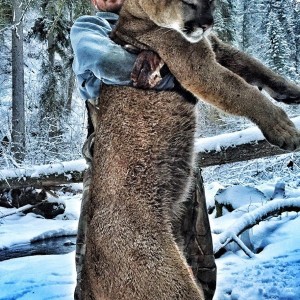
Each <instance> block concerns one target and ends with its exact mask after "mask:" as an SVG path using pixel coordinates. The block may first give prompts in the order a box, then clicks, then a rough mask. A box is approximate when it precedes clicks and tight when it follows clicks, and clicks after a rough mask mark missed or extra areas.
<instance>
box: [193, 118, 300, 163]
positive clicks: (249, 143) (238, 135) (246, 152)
mask: <svg viewBox="0 0 300 300" xmlns="http://www.w3.org/2000/svg"><path fill="white" fill-rule="evenodd" d="M292 121H293V122H294V123H295V125H296V126H297V128H299V129H300V117H297V118H293V119H292ZM195 146H196V152H197V153H198V158H199V164H200V166H201V167H202V168H203V167H209V166H214V165H222V164H226V163H233V162H238V161H246V160H251V159H256V158H262V157H268V156H274V155H279V154H284V153H288V152H287V151H284V150H281V149H279V148H278V147H275V146H272V145H270V144H269V143H268V142H267V141H266V140H265V138H264V136H263V134H262V133H261V131H260V130H259V129H258V128H257V127H251V128H247V129H245V130H241V131H236V132H232V133H225V134H221V135H218V136H213V137H208V138H200V139H197V140H196V143H195Z"/></svg>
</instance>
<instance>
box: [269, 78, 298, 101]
mask: <svg viewBox="0 0 300 300" xmlns="http://www.w3.org/2000/svg"><path fill="white" fill-rule="evenodd" d="M264 89H265V90H266V91H267V93H268V94H269V95H270V96H271V97H272V98H273V99H275V100H276V101H278V102H284V103H286V104H299V103H300V87H299V86H297V85H295V84H293V83H290V82H282V83H277V84H272V85H271V86H266V87H265V88H264Z"/></svg>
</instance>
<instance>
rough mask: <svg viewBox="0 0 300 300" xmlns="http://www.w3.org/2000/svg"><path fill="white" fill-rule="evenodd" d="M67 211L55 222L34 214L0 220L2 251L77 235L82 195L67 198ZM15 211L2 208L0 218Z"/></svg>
mask: <svg viewBox="0 0 300 300" xmlns="http://www.w3.org/2000/svg"><path fill="white" fill-rule="evenodd" d="M62 200H63V201H64V202H65V203H66V211H65V213H64V214H63V215H61V216H58V217H56V219H54V220H48V219H43V218H42V217H40V216H37V215H35V214H33V213H29V214H27V215H25V216H24V215H22V214H14V215H11V216H8V217H6V218H4V219H0V251H1V250H2V249H6V248H8V247H10V246H13V245H18V244H26V243H30V242H34V241H40V240H43V239H47V238H51V237H61V236H70V235H76V233H77V224H78V217H79V213H80V195H79V196H78V195H77V196H74V197H71V196H65V197H62ZM14 210H15V209H13V208H12V209H7V208H0V216H1V215H2V214H4V213H7V212H10V211H14Z"/></svg>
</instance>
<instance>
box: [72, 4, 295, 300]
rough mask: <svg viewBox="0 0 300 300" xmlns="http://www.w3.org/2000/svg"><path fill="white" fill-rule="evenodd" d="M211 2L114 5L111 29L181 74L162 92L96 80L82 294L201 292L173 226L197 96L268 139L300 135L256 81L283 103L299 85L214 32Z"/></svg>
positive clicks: (112, 297) (158, 299) (117, 298)
mask: <svg viewBox="0 0 300 300" xmlns="http://www.w3.org/2000/svg"><path fill="white" fill-rule="evenodd" d="M213 6H214V1H208V0H202V1H200V0H183V1H180V0H151V1H150V0H127V1H125V4H124V6H123V8H122V10H121V12H120V19H119V22H118V24H117V26H116V29H115V31H114V34H113V36H114V38H115V39H118V41H119V42H122V43H123V44H130V45H132V46H134V47H136V48H137V49H142V50H153V51H155V52H157V53H158V54H159V55H160V57H161V58H162V59H163V60H164V62H165V63H166V65H167V66H168V68H169V69H170V71H171V72H172V73H173V75H174V76H175V77H176V79H177V80H178V82H179V84H178V85H177V87H176V89H175V90H174V91H163V92H156V91H153V90H147V91H145V90H138V89H134V88H130V87H117V86H105V85H103V86H102V92H101V101H100V104H99V109H98V110H94V113H93V119H94V122H95V123H97V124H96V133H95V144H94V161H93V181H92V187H91V199H90V203H89V205H88V212H87V222H88V230H87V235H86V252H85V258H84V261H83V267H82V272H81V274H80V282H79V283H78V284H79V286H77V288H79V289H80V293H78V294H80V298H81V299H95V300H100V299H105V300H108V299H109V300H121V299H124V300H134V299H141V300H148V299H149V300H150V299H151V300H162V299H164V300H171V299H172V300H173V299H182V300H188V299H189V300H194V299H195V300H196V299H197V300H199V299H204V293H203V289H202V287H201V285H199V284H198V283H197V282H196V279H195V277H194V275H193V274H192V272H191V270H190V267H189V266H188V264H187V262H186V260H185V258H184V255H183V253H182V250H181V249H180V247H179V244H180V243H177V242H176V239H177V236H176V230H175V229H176V228H177V223H178V222H179V221H180V217H181V214H182V205H181V204H182V202H184V201H185V200H186V199H187V196H188V193H189V188H190V185H191V183H192V172H193V167H194V165H195V157H194V132H195V126H196V121H195V120H196V110H195V102H196V98H195V97H201V99H204V100H205V101H207V102H209V103H211V104H213V105H215V106H216V107H218V108H221V109H222V110H224V111H226V112H228V113H231V114H236V115H241V116H245V117H248V118H249V119H250V120H252V121H253V122H254V123H255V124H257V125H258V126H259V128H260V129H261V130H262V132H263V134H264V135H265V137H266V139H267V140H268V141H269V142H270V143H272V144H274V145H277V146H279V147H281V148H283V149H288V150H294V149H296V148H298V147H299V145H300V134H299V132H298V131H297V130H296V128H295V127H294V125H293V123H292V122H291V121H290V120H289V118H288V117H287V115H286V114H285V112H284V111H283V110H282V109H281V108H279V107H277V106H275V105H273V104H272V103H271V102H270V101H269V100H268V99H267V98H266V97H265V96H263V95H262V94H261V92H260V91H259V89H258V88H257V87H259V88H263V89H265V90H266V91H267V92H269V93H270V95H271V96H272V97H274V99H276V100H278V101H283V102H286V103H299V102H300V89H299V88H298V87H297V86H296V85H294V84H292V83H290V82H288V81H286V80H285V79H284V78H282V77H280V76H279V75H277V74H275V73H274V72H272V71H271V70H269V69H268V68H266V67H264V66H263V65H262V64H261V63H260V62H258V61H257V60H255V59H253V58H251V57H249V56H247V55H246V54H244V53H242V52H240V51H237V50H236V49H234V48H232V47H230V46H228V45H226V44H224V43H222V42H221V41H220V40H219V39H218V38H217V37H216V36H215V35H213V34H212V33H211V32H210V31H211V26H212V24H213V17H212V11H213ZM254 85H256V86H254ZM194 96H195V97H194Z"/></svg>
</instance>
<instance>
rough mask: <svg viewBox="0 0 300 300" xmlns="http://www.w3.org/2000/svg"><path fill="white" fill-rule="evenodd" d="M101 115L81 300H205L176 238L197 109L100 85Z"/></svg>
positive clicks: (164, 96)
mask: <svg viewBox="0 0 300 300" xmlns="http://www.w3.org/2000/svg"><path fill="white" fill-rule="evenodd" d="M112 99H113V100H112ZM96 113H97V115H98V125H97V130H96V140H95V146H94V147H95V148H94V161H93V166H94V168H93V183H92V195H91V196H92V197H91V203H90V204H89V207H90V210H89V214H88V219H89V221H88V223H89V228H88V233H87V240H86V258H85V262H84V266H83V270H82V273H81V280H82V281H81V283H80V286H81V295H82V296H81V299H97V300H98V299H111V300H112V299H115V300H117V299H124V300H134V299H143V300H147V299H149V300H150V299H151V300H153V299H166V300H167V299H168V300H171V299H191V300H193V299H204V296H203V292H202V290H201V288H199V287H198V286H197V284H196V282H195V279H194V278H193V276H192V274H191V271H190V269H189V267H188V265H187V263H186V261H185V259H184V257H183V255H182V254H181V251H179V249H178V246H177V245H176V243H175V239H174V237H173V234H172V225H173V224H172V221H173V220H175V219H176V218H175V217H174V215H173V214H174V212H173V210H174V205H175V204H176V203H177V201H182V198H185V197H186V190H187V189H188V185H189V183H190V182H191V180H190V178H192V168H193V165H194V155H193V146H194V145H193V143H194V142H193V137H194V132H195V115H194V114H195V111H194V105H193V104H191V103H189V102H187V101H185V100H184V98H183V97H182V96H180V95H179V94H177V93H174V92H159V93H158V92H154V91H142V90H137V89H133V88H128V87H127V88H126V87H111V86H109V87H108V86H103V89H102V92H101V101H100V107H99V111H98V112H96ZM177 213H178V212H177Z"/></svg>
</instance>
